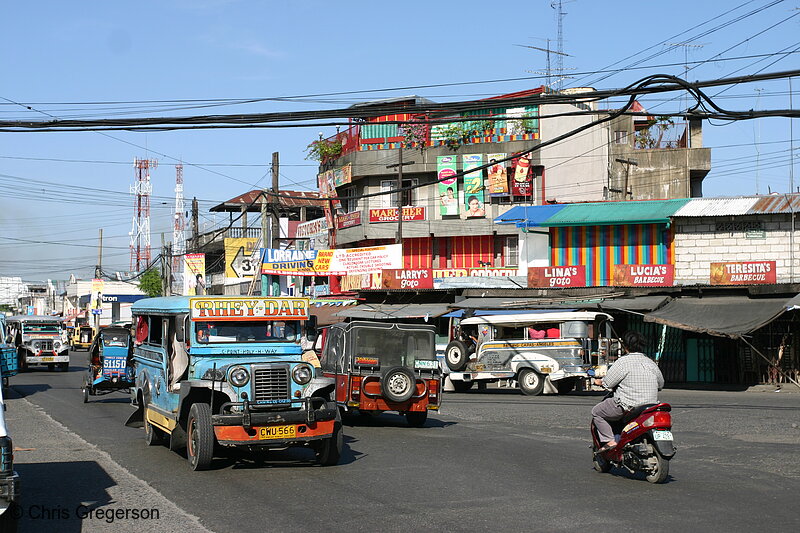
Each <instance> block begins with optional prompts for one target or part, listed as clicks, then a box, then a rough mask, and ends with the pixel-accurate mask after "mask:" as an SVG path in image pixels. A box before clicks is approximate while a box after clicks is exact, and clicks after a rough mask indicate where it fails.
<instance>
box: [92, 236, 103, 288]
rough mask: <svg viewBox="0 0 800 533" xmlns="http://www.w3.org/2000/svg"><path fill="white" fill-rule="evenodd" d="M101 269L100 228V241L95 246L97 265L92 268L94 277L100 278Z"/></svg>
mask: <svg viewBox="0 0 800 533" xmlns="http://www.w3.org/2000/svg"><path fill="white" fill-rule="evenodd" d="M102 271H103V228H100V242H99V244H98V246H97V266H96V267H95V268H94V277H95V278H96V279H100V273H101V272H102Z"/></svg>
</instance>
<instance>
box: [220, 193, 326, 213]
mask: <svg viewBox="0 0 800 533" xmlns="http://www.w3.org/2000/svg"><path fill="white" fill-rule="evenodd" d="M260 194H261V190H259V189H256V190H253V191H249V192H246V193H244V194H240V195H239V196H236V197H235V198H231V199H230V200H227V201H225V202H223V203H221V204H218V205H215V206H214V207H212V208H211V209H209V211H211V212H212V213H213V212H220V211H223V212H227V211H233V212H238V211H240V210H241V208H242V206H247V210H248V211H251V212H259V211H261V200H260V199H259V195H260ZM280 194H282V195H287V196H298V197H300V198H284V197H280V204H281V206H283V207H319V208H324V207H325V200H323V199H321V197H320V194H319V193H318V192H315V191H286V190H281V191H280Z"/></svg>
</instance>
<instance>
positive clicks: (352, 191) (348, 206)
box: [339, 187, 358, 213]
mask: <svg viewBox="0 0 800 533" xmlns="http://www.w3.org/2000/svg"><path fill="white" fill-rule="evenodd" d="M356 194H357V193H356V188H355V187H345V188H344V189H342V191H341V192H340V193H339V195H340V196H342V197H344V198H347V197H348V196H350V197H355V196H356ZM342 209H344V212H345V213H352V212H353V211H358V198H347V199H345V200H342Z"/></svg>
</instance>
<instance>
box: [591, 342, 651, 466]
mask: <svg viewBox="0 0 800 533" xmlns="http://www.w3.org/2000/svg"><path fill="white" fill-rule="evenodd" d="M646 346H647V339H646V338H645V337H644V335H642V334H641V333H639V332H636V331H628V332H626V333H625V335H623V336H622V348H623V351H624V352H625V354H624V355H623V356H622V357H620V358H619V359H618V360H617V361H615V362H614V364H613V365H611V367H609V369H608V372H606V375H605V377H603V378H602V379H600V378H598V379H595V380H594V381H595V384H597V385H600V386H602V387H604V388H606V389H608V390H611V391H614V394H613V396H612V397H610V398H605V399H604V400H603V401H602V402H600V403H598V404H597V405H595V406H594V407H593V408H592V419H593V420H594V425H595V427H596V428H597V433H598V436H599V437H600V441H601V442H604V443H605V445H604V446H603V447H602V448H601V449H600V451H606V450H610V449H612V448H614V447H615V446H616V445H617V442H616V440H614V432H613V430H612V429H611V424H610V423H609V422H615V421H617V420H619V419H621V418H622V417H623V416H625V414H626V413H628V412H630V411H631V410H633V409H634V408H636V407H639V406H640V405H646V404H653V403H658V391H660V390H661V389H662V388H663V387H664V376H663V375H662V374H661V370H660V369H659V368H658V365H656V363H655V362H654V361H653V360H652V359H650V358H649V357H648V356H646V355H645V354H644V353H643V351H644V349H645V347H646Z"/></svg>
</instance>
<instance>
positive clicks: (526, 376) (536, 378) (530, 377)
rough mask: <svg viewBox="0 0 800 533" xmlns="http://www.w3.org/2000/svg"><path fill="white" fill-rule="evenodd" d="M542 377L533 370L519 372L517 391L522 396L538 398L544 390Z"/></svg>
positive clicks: (526, 369) (525, 369)
mask: <svg viewBox="0 0 800 533" xmlns="http://www.w3.org/2000/svg"><path fill="white" fill-rule="evenodd" d="M544 379H545V378H544V376H543V375H541V374H539V373H538V372H536V371H535V370H533V369H532V368H524V369H522V370H520V372H519V376H517V382H519V389H520V390H521V391H522V393H523V394H526V395H528V396H539V395H540V394H541V393H542V390H544Z"/></svg>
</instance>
